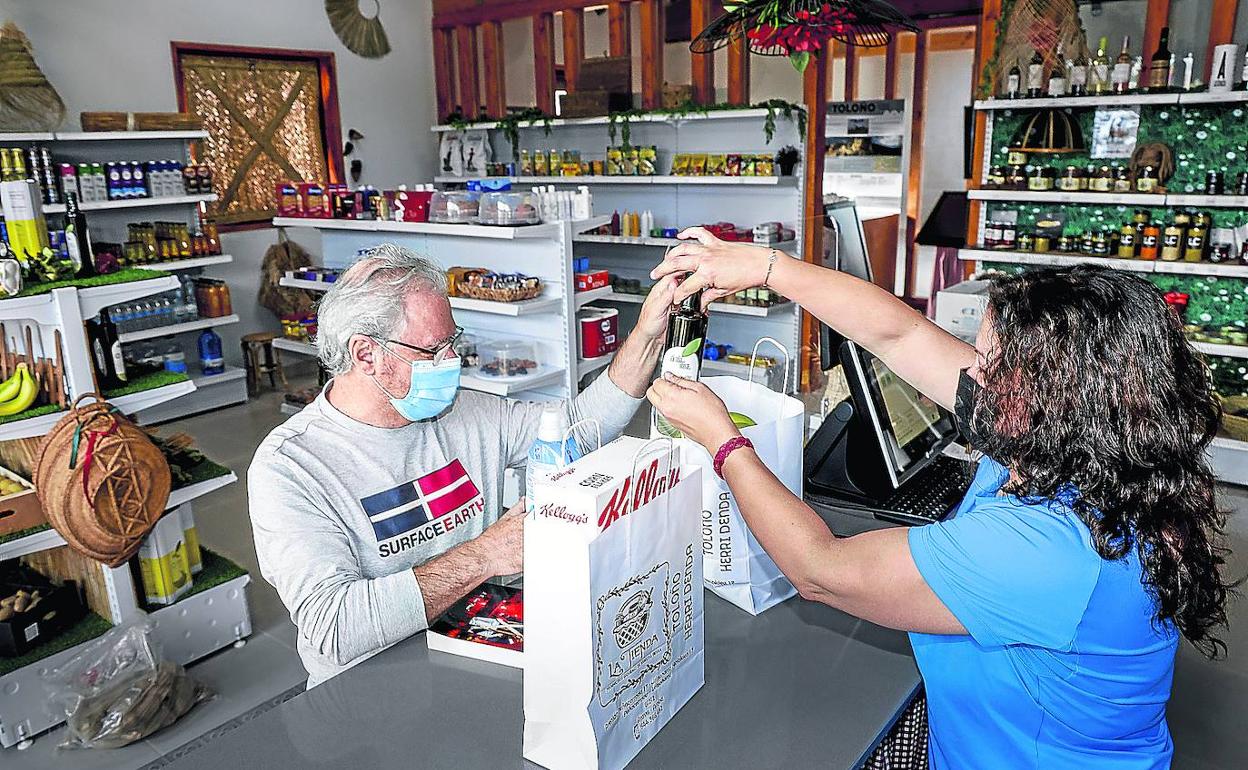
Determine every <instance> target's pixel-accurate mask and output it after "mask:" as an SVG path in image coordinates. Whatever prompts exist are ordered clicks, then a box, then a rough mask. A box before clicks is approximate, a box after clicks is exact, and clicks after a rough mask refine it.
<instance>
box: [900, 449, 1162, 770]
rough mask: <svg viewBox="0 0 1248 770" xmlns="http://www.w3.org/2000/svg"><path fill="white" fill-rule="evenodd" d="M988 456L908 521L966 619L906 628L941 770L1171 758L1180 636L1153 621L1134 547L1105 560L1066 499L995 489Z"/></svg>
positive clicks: (917, 557)
mask: <svg viewBox="0 0 1248 770" xmlns="http://www.w3.org/2000/svg"><path fill="white" fill-rule="evenodd" d="M1007 477H1008V472H1007V471H1006V469H1005V468H1003V467H1002V466H1001V465H1000V464H999V463H996V462H994V461H992V460H990V459H987V458H985V459H983V460H982V461H981V462H980V464H979V470H978V471H977V472H976V474H975V480H974V482H973V483H972V485H971V488H970V490H969V491H968V492H967V495H966V498H965V499H964V500H963V501H962V504H961V505H960V506H959V507H958V510H957V512H956V513H955V515H954V516H953V517H952V518H950V519H948V520H946V521H943V522H941V523H939V524H930V525H928V526H924V527H915V528H913V529H911V530H910V533H909V541H910V553H911V555H912V556H913V557H914V563H915V565H917V566H918V568H919V572H920V573H921V574H922V575H923V579H924V580H926V581H927V584H928V585H929V586H931V588H932V590H933V591H934V592H935V593H936V595H937V596H938V597H940V600H941V601H942V602H944V603H945V606H946V607H948V608H949V610H950V611H951V612H952V613H953V614H954V616H955V617H956V618H957V619H958V621H959V622H961V623H962V625H963V627H964V628H966V630H967V632H968V633H967V635H965V636H940V635H931V634H910V641H911V644H912V645H913V646H914V656H915V659H916V660H917V661H918V665H919V670H920V672H922V674H923V681H924V685H925V687H926V690H927V700H928V716H929V724H930V730H931V747H930V758H931V766H932V768H933V770H942V769H944V768H949V769H950V770H953V769H955V768H956V770H976V769H978V768H1009V769H1010V770H1020V769H1021V768H1037V770H1039V769H1041V768H1042V769H1043V770H1065V769H1066V768H1070V769H1071V770H1074V769H1075V768H1080V769H1082V768H1098V770H1100V769H1102V768H1106V769H1109V770H1128V769H1129V770H1144V769H1145V768H1148V769H1149V770H1151V769H1152V768H1166V767H1169V766H1170V758H1171V756H1172V755H1173V753H1174V744H1173V743H1172V742H1171V740H1170V731H1169V729H1168V728H1167V726H1166V701H1167V700H1168V699H1169V697H1170V682H1171V679H1172V677H1173V675H1174V656H1175V651H1176V650H1177V648H1178V643H1179V635H1178V632H1177V631H1176V629H1175V627H1174V625H1173V624H1172V623H1169V622H1166V623H1162V624H1155V623H1154V622H1153V610H1154V602H1153V600H1152V599H1151V598H1150V597H1149V595H1148V593H1147V590H1146V589H1145V587H1144V585H1143V584H1142V582H1141V571H1140V564H1139V560H1138V558H1137V557H1136V554H1135V553H1134V552H1132V554H1131V555H1130V556H1128V557H1127V558H1125V559H1122V560H1120V561H1105V560H1104V559H1102V558H1101V557H1100V556H1098V555H1097V553H1096V551H1095V549H1093V547H1092V543H1091V537H1090V534H1089V532H1088V528H1087V526H1085V525H1084V524H1083V522H1081V521H1080V520H1079V518H1078V517H1077V516H1075V514H1074V513H1073V512H1072V511H1071V510H1070V509H1069V508H1068V507H1067V506H1065V505H1062V504H1061V503H1058V502H1047V503H1045V504H1035V505H1028V504H1025V503H1024V502H1022V501H1021V500H1020V499H1019V498H1017V497H1014V496H1011V495H998V494H997V492H998V491H999V490H1000V489H1001V485H1002V484H1004V483H1005V481H1006V478H1007Z"/></svg>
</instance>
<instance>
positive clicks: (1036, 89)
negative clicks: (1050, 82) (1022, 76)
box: [1027, 50, 1044, 99]
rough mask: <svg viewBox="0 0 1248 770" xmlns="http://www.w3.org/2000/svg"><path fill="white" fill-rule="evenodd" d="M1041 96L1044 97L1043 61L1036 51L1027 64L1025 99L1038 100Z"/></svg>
mask: <svg viewBox="0 0 1248 770" xmlns="http://www.w3.org/2000/svg"><path fill="white" fill-rule="evenodd" d="M1041 96H1044V59H1043V58H1042V57H1041V56H1040V51H1038V50H1037V51H1035V52H1034V53H1033V54H1032V55H1031V61H1030V62H1028V64H1027V98H1028V99H1039V98H1040V97H1041Z"/></svg>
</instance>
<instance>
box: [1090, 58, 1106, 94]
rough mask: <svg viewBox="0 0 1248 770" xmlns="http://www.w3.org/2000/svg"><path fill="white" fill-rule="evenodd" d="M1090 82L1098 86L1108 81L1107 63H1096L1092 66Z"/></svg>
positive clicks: (1102, 85)
mask: <svg viewBox="0 0 1248 770" xmlns="http://www.w3.org/2000/svg"><path fill="white" fill-rule="evenodd" d="M1092 83H1093V84H1094V85H1095V86H1097V87H1098V89H1099V88H1101V87H1104V86H1105V85H1106V84H1107V83H1109V64H1108V63H1105V64H1096V65H1093V67H1092Z"/></svg>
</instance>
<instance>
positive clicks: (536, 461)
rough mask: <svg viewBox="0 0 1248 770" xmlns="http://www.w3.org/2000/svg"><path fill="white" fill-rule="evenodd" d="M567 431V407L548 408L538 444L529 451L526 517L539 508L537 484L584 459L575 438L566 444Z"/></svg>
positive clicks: (544, 414) (538, 435) (552, 405)
mask: <svg viewBox="0 0 1248 770" xmlns="http://www.w3.org/2000/svg"><path fill="white" fill-rule="evenodd" d="M567 431H568V416H567V414H566V413H565V412H564V410H563V406H562V405H560V404H548V405H547V406H546V408H545V409H543V410H542V416H541V420H540V422H538V424H537V440H536V441H534V442H533V445H532V446H530V447H529V461H528V464H527V465H526V466H525V469H524V494H525V495H526V497H525V503H524V512H525V513H532V512H533V510H534V508H535V507H536V506H535V505H534V502H533V490H534V488H535V486H536V484H537V481H538V480H539V479H544V478H546V476H547V475H549V474H551V473H554V472H555V471H557V470H559V469H560V468H562V467H564V466H566V465H567V464H568V463H571V462H574V461H576V459H577V458H579V457H580V456H581V450H580V447H578V446H577V445H576V437H575V436H568V439H567V442H566V443H565V442H564V434H566V433H567Z"/></svg>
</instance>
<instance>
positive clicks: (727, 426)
mask: <svg viewBox="0 0 1248 770" xmlns="http://www.w3.org/2000/svg"><path fill="white" fill-rule="evenodd" d="M646 398H648V399H650V403H651V404H653V405H654V408H655V409H657V410H659V413H660V414H662V415H663V416H664V417H665V418H667V421H668V422H670V423H671V424H672V425H675V426H676V428H677V429H679V430H680V432H681V433H683V434H685V436H686V437H687V438H690V439H692V440H694V441H696V442H698V443H699V444H701V445H702V446H704V447H706V451H708V452H710V453H711V454H714V453H715V451H716V450H718V449H719V448H720V446H722V445H723V443H724V442H725V441H727V440H728V439H730V438H732V437H733V436H739V435H741V431H739V430H737V426H736V425H734V424H733V422H732V418H731V417H729V416H728V408H727V407H726V406H724V402H723V401H720V400H719V396H717V395H715V394H714V393H712V392H711V389H710V388H708V387H707V386H705V385H703V384H702V383H700V382H694V381H693V380H686V379H684V378H683V377H677V376H675V375H673V374H665V375H663V377H662V378H660V379H657V380H655V381H654V384H652V385H651V386H650V390H648V391H646Z"/></svg>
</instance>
